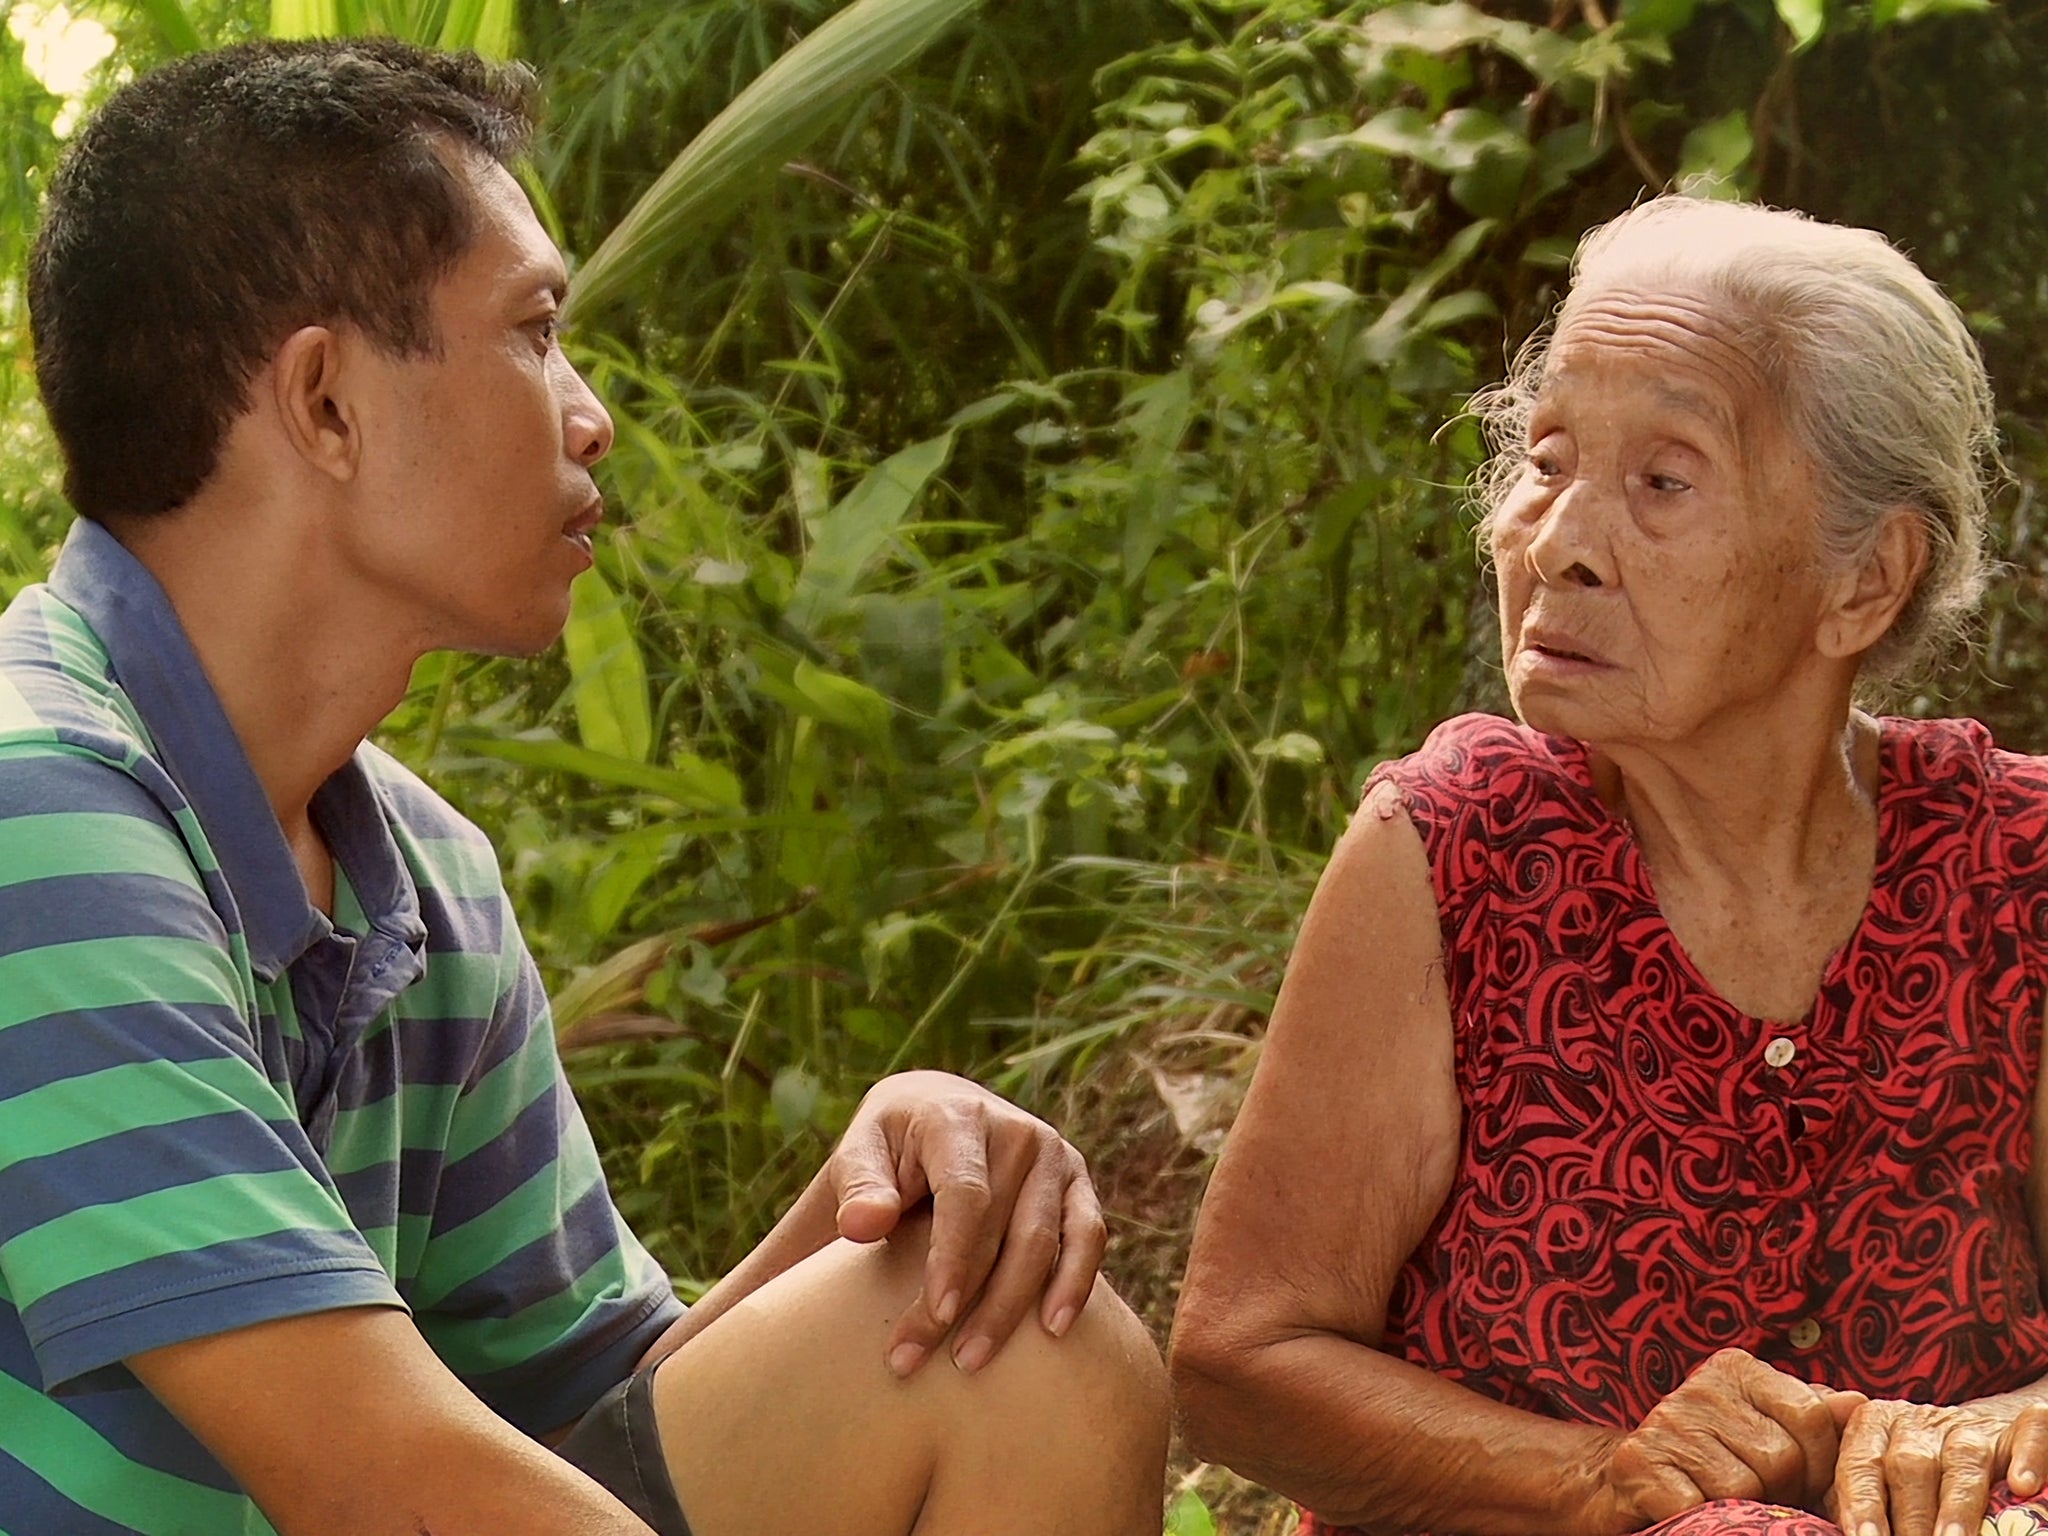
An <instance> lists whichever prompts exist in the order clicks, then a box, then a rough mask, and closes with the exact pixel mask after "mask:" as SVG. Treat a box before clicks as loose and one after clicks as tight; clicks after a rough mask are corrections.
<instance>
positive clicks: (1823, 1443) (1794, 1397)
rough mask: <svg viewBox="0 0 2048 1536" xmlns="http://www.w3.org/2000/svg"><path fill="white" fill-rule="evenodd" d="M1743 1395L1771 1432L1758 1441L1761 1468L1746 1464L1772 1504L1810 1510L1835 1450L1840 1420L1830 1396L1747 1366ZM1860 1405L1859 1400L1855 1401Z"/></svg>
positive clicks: (1758, 1365) (1828, 1478) (1830, 1473)
mask: <svg viewBox="0 0 2048 1536" xmlns="http://www.w3.org/2000/svg"><path fill="white" fill-rule="evenodd" d="M1749 1367H1750V1369H1749V1370H1748V1371H1747V1372H1746V1373H1745V1381H1744V1389H1745V1392H1746V1395H1747V1396H1748V1398H1749V1401H1750V1402H1751V1403H1752V1404H1753V1405H1754V1406H1755V1408H1756V1411H1757V1412H1758V1413H1759V1414H1761V1415H1763V1416H1764V1417H1765V1418H1766V1419H1768V1420H1769V1421H1770V1424H1771V1426H1772V1427H1773V1429H1774V1430H1775V1431H1776V1435H1775V1436H1772V1435H1769V1434H1764V1435H1760V1436H1759V1445H1760V1448H1761V1449H1762V1450H1763V1451H1764V1452H1765V1454H1766V1455H1767V1456H1768V1458H1769V1459H1768V1460H1767V1461H1766V1462H1758V1461H1752V1462H1751V1465H1752V1466H1755V1467H1756V1468H1757V1470H1758V1472H1759V1473H1761V1474H1763V1475H1764V1477H1765V1480H1766V1483H1767V1485H1768V1487H1769V1489H1770V1496H1771V1497H1773V1498H1780V1499H1785V1500H1788V1501H1793V1502H1797V1503H1800V1504H1803V1505H1805V1506H1806V1507H1807V1508H1809V1509H1811V1508H1813V1507H1815V1506H1816V1505H1817V1504H1818V1503H1819V1502H1820V1500H1821V1499H1822V1498H1823V1497H1824V1496H1825V1495H1826V1493H1827V1491H1828V1485H1829V1483H1830V1482H1832V1481H1833V1479H1834V1475H1835V1458H1836V1456H1837V1455H1839V1454H1840V1450H1841V1418H1840V1417H1838V1416H1837V1415H1836V1414H1835V1412H1834V1411H1833V1410H1832V1408H1831V1404H1830V1394H1829V1393H1828V1392H1826V1391H1825V1390H1824V1389H1822V1388H1818V1387H1813V1386H1809V1385H1808V1384H1807V1383H1806V1382H1803V1381H1800V1380H1799V1379H1798V1378H1797V1377H1794V1376H1788V1375H1787V1374H1786V1373H1785V1372H1783V1371H1780V1370H1776V1369H1773V1368H1772V1367H1771V1366H1768V1365H1765V1364H1764V1363H1763V1362H1762V1361H1760V1360H1751V1361H1750V1362H1749ZM1859 1400H1860V1399H1859Z"/></svg>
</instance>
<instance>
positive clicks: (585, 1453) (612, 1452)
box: [555, 1362, 690, 1536]
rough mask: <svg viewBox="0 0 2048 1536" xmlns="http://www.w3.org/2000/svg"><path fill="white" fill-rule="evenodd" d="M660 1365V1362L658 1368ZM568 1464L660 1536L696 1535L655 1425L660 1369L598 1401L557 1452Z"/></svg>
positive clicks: (623, 1384) (635, 1376) (621, 1385)
mask: <svg viewBox="0 0 2048 1536" xmlns="http://www.w3.org/2000/svg"><path fill="white" fill-rule="evenodd" d="M658 1363H659V1362H657V1364H658ZM555 1449H556V1454H557V1455H559V1456H560V1457H561V1458H562V1459H563V1460H564V1461H567V1462H569V1463H570V1464H571V1465H573V1466H575V1467H578V1468H580V1469H581V1470H582V1471H583V1473H584V1474H585V1475H586V1476H588V1477H590V1478H592V1479H593V1480H595V1481H597V1482H599V1483H602V1484H603V1485H604V1486H605V1487H606V1488H608V1489H610V1490H611V1493H612V1496H613V1497H614V1498H616V1499H617V1500H618V1501H619V1502H620V1503H621V1504H624V1505H625V1506H626V1508H628V1509H630V1510H632V1511H633V1513H634V1514H636V1515H638V1516H639V1517H640V1518H641V1519H642V1520H644V1521H646V1522H647V1524H649V1525H651V1526H653V1527H654V1529H655V1531H656V1532H657V1533H658V1536H690V1522H689V1521H687V1520H685V1519H684V1518H683V1506H682V1503H681V1502H680V1501H679V1500H678V1499H677V1498H676V1485H675V1484H674V1483H673V1482H671V1481H670V1480H669V1475H668V1462H667V1460H666V1459H665V1458H664V1457H663V1456H662V1454H661V1436H660V1435H659V1434H658V1433H656V1431H655V1425H654V1366H651V1365H650V1366H648V1367H647V1368H646V1369H645V1370H642V1371H636V1372H634V1373H633V1374H632V1375H631V1376H628V1377H627V1378H626V1379H625V1380H624V1381H622V1382H620V1383H619V1384H618V1385H617V1386H616V1387H613V1388H612V1389H611V1390H610V1391H609V1392H607V1393H605V1395H604V1396H603V1397H600V1398H599V1399H598V1400H597V1403H596V1406H594V1407H593V1408H592V1409H591V1410H590V1412H588V1413H586V1414H585V1415H583V1417H582V1418H581V1419H580V1420H578V1421H577V1424H576V1427H575V1428H574V1429H572V1430H571V1431H569V1437H568V1438H567V1439H566V1440H564V1441H563V1442H562V1443H561V1444H560V1445H559V1446H557V1447H556V1448H555Z"/></svg>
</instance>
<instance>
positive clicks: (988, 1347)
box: [824, 1072, 1109, 1376]
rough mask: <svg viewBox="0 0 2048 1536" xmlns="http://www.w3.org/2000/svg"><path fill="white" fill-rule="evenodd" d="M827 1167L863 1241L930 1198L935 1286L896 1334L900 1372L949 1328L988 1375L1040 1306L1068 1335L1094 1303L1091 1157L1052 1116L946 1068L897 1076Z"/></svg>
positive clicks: (929, 1263) (1051, 1327) (875, 1096)
mask: <svg viewBox="0 0 2048 1536" xmlns="http://www.w3.org/2000/svg"><path fill="white" fill-rule="evenodd" d="M824 1176H825V1178H826V1179H827V1180H828V1181H829V1183H830V1187H831V1190H832V1194H833V1196H834V1204H835V1206H836V1209H837V1211H838V1225H839V1233H840V1235H841V1236H842V1237H846V1238H848V1239H851V1240H852V1241H854V1242H857V1243H869V1242H875V1241H877V1240H879V1239H881V1238H883V1237H886V1236H887V1235H888V1234H889V1233H890V1232H892V1231H893V1230H895V1228H896V1225H897V1223H898V1222H899V1221H901V1220H902V1218H903V1214H904V1213H905V1212H906V1211H908V1210H909V1209H910V1208H912V1207H913V1206H915V1205H917V1204H918V1203H919V1202H920V1201H923V1200H925V1199H927V1198H929V1199H930V1200H931V1203H932V1231H931V1243H930V1247H929V1249H928V1251H927V1254H926V1258H925V1268H924V1284H923V1287H922V1289H921V1290H920V1291H919V1293H918V1298H917V1301H916V1302H915V1303H914V1304H913V1305H912V1306H910V1307H909V1308H908V1309H907V1310H906V1311H905V1312H904V1314H903V1316H902V1317H901V1318H899V1319H898V1320H897V1323H896V1326H895V1328H894V1329H893V1330H892V1331H891V1333H890V1335H889V1341H888V1359H889V1368H890V1369H891V1370H892V1371H894V1372H895V1373H896V1374H897V1375H899V1376H908V1375H910V1374H911V1373H912V1372H914V1371H916V1370H917V1369H918V1368H919V1367H920V1366H921V1365H923V1364H924V1363H925V1361H926V1360H928V1359H929V1358H930V1357H931V1354H932V1352H933V1351H934V1350H935V1349H937V1348H938V1346H939V1345H940V1343H941V1342H943V1341H944V1340H945V1338H946V1336H947V1334H948V1332H949V1331H950V1332H951V1333H952V1337H953V1359H954V1362H955V1363H956V1364H957V1365H958V1366H959V1367H960V1368H961V1369H963V1370H966V1371H975V1370H978V1369H980V1368H981V1367H982V1366H983V1365H985V1364H987V1363H988V1361H989V1360H990V1359H991V1358H993V1356H994V1355H995V1353H996V1351H997V1350H999V1349H1001V1348H1002V1347H1003V1345H1004V1343H1005V1342H1006V1341H1007V1340H1008V1339H1009V1337H1010V1335H1011V1334H1012V1333H1014V1332H1015V1331H1016V1329H1017V1327H1018V1325H1019V1324H1020V1323H1021V1322H1023V1320H1024V1318H1025V1316H1026V1314H1028V1313H1029V1312H1030V1311H1031V1310H1032V1308H1033V1305H1034V1304H1036V1306H1037V1311H1038V1317H1039V1321H1040V1322H1041V1323H1042V1324H1043V1326H1044V1327H1045V1329H1046V1331H1047V1332H1049V1333H1051V1334H1053V1335H1054V1336H1055V1337H1057V1336H1059V1335H1062V1334H1064V1333H1066V1331H1067V1330H1068V1329H1069V1328H1071V1327H1072V1326H1073V1322H1074V1319H1075V1318H1076V1317H1078V1316H1080V1313H1081V1309H1082V1307H1084V1306H1085V1305H1086V1304H1087V1301H1088V1295H1089V1292H1090V1290H1091V1289H1092V1288H1093V1286H1094V1283H1095V1271H1096V1269H1097V1267H1098V1266H1099V1265H1100V1264H1101V1262H1102V1254H1103V1250H1104V1248H1105V1247H1106V1246H1107V1245H1108V1239H1109V1233H1108V1228H1107V1227H1106V1226H1105V1225H1104V1223H1103V1219H1102V1206H1101V1203H1100V1202H1099V1201H1098V1200H1097V1199H1096V1196H1095V1186H1094V1185H1093V1184H1092V1183H1091V1182H1090V1181H1089V1178H1088V1168H1087V1164H1086V1163H1085V1162H1084V1161H1083V1160H1082V1157H1081V1154H1080V1153H1079V1152H1077V1151H1075V1150H1074V1148H1073V1147H1072V1146H1071V1145H1069V1144H1068V1143H1067V1141H1066V1140H1065V1139H1063V1138H1062V1137H1061V1136H1060V1134H1059V1132H1057V1131H1055V1130H1054V1129H1053V1128H1052V1127H1051V1126H1049V1125H1047V1124H1046V1123H1045V1122H1044V1121H1042V1120H1040V1119H1038V1118H1037V1117H1035V1116H1033V1115H1029V1114H1026V1113H1025V1112H1024V1111H1023V1110H1021V1109H1019V1108H1017V1106H1016V1105H1014V1104H1011V1103H1009V1102H1008V1101H1007V1100H1005V1099H1002V1098H999V1097H998V1096H997V1095H995V1094H993V1093H990V1092H989V1091H988V1090H987V1089H986V1088H983V1087H981V1086H979V1085H978V1084H975V1083H971V1082H968V1081H967V1080H966V1079H964V1078H958V1077H952V1076H949V1075H947V1074H945V1073H941V1072H905V1073H902V1074H900V1075H898V1076H895V1077H890V1078H885V1079H884V1080H883V1081H881V1082H880V1083H877V1084H876V1085H875V1087H874V1089H873V1090H872V1091H871V1092H870V1093H869V1094H868V1096H867V1097H866V1098H865V1099H864V1100H862V1101H861V1106H860V1108H859V1110H858V1111H856V1112H855V1114H854V1118H853V1123H852V1125H850V1126H849V1127H848V1128H847V1132H846V1135H845V1136H844V1137H843V1138H842V1139H841V1140H840V1143H839V1146H838V1147H837V1148H836V1149H835V1150H834V1152H833V1154H832V1159H831V1161H830V1162H829V1163H828V1164H827V1165H826V1167H825V1174H824ZM956 1325H957V1326H956Z"/></svg>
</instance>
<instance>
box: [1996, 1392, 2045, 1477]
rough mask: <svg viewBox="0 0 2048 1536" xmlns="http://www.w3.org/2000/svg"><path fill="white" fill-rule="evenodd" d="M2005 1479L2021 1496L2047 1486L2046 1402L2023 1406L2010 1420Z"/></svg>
mask: <svg viewBox="0 0 2048 1536" xmlns="http://www.w3.org/2000/svg"><path fill="white" fill-rule="evenodd" d="M2005 1480H2006V1483H2007V1484H2008V1485H2009V1486H2010V1487H2011V1488H2012V1491H2013V1492H2014V1493H2016V1494H2018V1495H2019V1496H2020V1497H2021V1498H2023V1499H2030V1498H2032V1497H2033V1496H2034V1495H2035V1494H2037V1493H2039V1492H2040V1491H2041V1490H2042V1489H2043V1488H2044V1487H2048V1405H2036V1406H2034V1407H2029V1408H2022V1409H2021V1410H2020V1412H2019V1417H2018V1418H2016V1419H2015V1420H2014V1421H2013V1426H2012V1449H2011V1451H2010V1452H2009V1453H2008V1456H2007V1460H2006V1472H2005Z"/></svg>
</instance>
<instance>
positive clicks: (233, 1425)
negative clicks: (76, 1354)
mask: <svg viewBox="0 0 2048 1536" xmlns="http://www.w3.org/2000/svg"><path fill="white" fill-rule="evenodd" d="M127 1364H128V1366H129V1368H130V1369H131V1370H132V1371H133V1372H134V1373H135V1375H136V1377H137V1378H138V1379H139V1380H140V1381H141V1382H142V1384H143V1385H144V1386H145V1387H147V1388H148V1389H149V1390H150V1391H151V1392H152V1393H154V1394H155V1395H156V1397H157V1398H158V1400H159V1401H161V1402H162V1403H163V1404H164V1406H165V1407H167V1408H169V1409H170V1410H171V1412H172V1413H174V1414H176V1415H177V1416H178V1418H179V1419H180V1420H182V1421H183V1422H184V1424H185V1425H186V1427H187V1428H189V1429H190V1430H191V1431H192V1432H193V1434H195V1435H196V1436H198V1438H199V1439H200V1441H201V1442H202V1443H203V1444H204V1445H205V1446H206V1448H207V1449H208V1450H209V1451H211V1452H212V1453H213V1454H214V1455H215V1456H216V1457H217V1458H218V1459H219V1460H220V1462H221V1464H222V1465H223V1466H225V1467H226V1468H227V1469H228V1471H229V1472H231V1473H232V1474H233V1475H234V1477H235V1479H236V1481H238V1482H239V1483H241V1485H242V1486H243V1487H244V1488H245V1489H247V1490H248V1492H249V1494H250V1496H251V1497H253V1498H254V1499H255V1500H256V1502H257V1504H258V1505H259V1506H260V1507H261V1508H262V1510H263V1512H264V1514H265V1515H267V1516H268V1517H269V1518H270V1521H271V1523H272V1524H273V1525H275V1526H276V1527H277V1529H278V1531H279V1533H280V1536H650V1533H649V1532H648V1529H647V1527H646V1526H644V1525H642V1524H641V1523H640V1521H639V1520H637V1519H636V1518H635V1517H634V1516H633V1515H632V1514H630V1513H629V1512H628V1511H627V1510H626V1508H625V1506H623V1505H622V1504H620V1503H619V1502H618V1501H617V1500H616V1499H614V1498H613V1497H612V1496H611V1495H610V1494H609V1493H607V1492H605V1491H604V1490H603V1489H602V1488H600V1487H598V1485H597V1484H596V1483H594V1482H592V1481H591V1480H590V1479H589V1478H587V1477H585V1476H584V1475H583V1474H582V1473H581V1472H579V1471H577V1470H576V1469H575V1468H574V1467H572V1466H570V1465H569V1464H568V1463H567V1462H564V1461H562V1460H560V1459H559V1458H558V1457H556V1456H554V1455H553V1454H552V1453H551V1452H549V1451H546V1450H544V1449H542V1448H541V1447H540V1446H539V1445H536V1444H535V1443H534V1442H533V1441H531V1440H529V1439H527V1438H526V1436H524V1435H522V1434H521V1433H519V1431H518V1430H516V1429H514V1428H513V1427H512V1426H511V1425H509V1424H507V1423H506V1422H505V1421H504V1420H503V1419H501V1418H499V1417H498V1416H497V1415H496V1414H494V1413H492V1412H491V1411H490V1409H488V1408H486V1407H485V1406H484V1405H483V1404H482V1403H481V1402H479V1401H477V1399H476V1398H475V1397H474V1396H473V1395H471V1393H470V1392H469V1391H468V1389H467V1388H465V1387H464V1386H463V1385H462V1383H461V1382H460V1381H458V1380H457V1379H456V1378H455V1377H454V1376H453V1375H452V1374H451V1373H450V1372H449V1371H448V1369H447V1367H445V1366H444V1365H442V1364H441V1362H440V1360H439V1359H437V1358H436V1357H435V1355H434V1352H433V1351H432V1350H430V1349H429V1348H428V1347H427V1344H426V1341H425V1340H424V1339H422V1338H421V1337H420V1335H419V1332H418V1330H417V1329H415V1328H414V1327H413V1325H412V1321H411V1320H410V1319H409V1318H408V1317H406V1315H405V1314H404V1313H402V1312H399V1311H397V1310H396V1309H393V1308H383V1307H355V1308H349V1309H346V1310H342V1311H335V1312H316V1313H311V1314H308V1315H306V1316H303V1317H293V1318H285V1319H282V1320H280V1321H277V1322H270V1323H259V1324H256V1325H255V1326H253V1327H248V1328H238V1329H235V1330H233V1331H232V1332H229V1333H220V1334H215V1335H213V1336H211V1337H209V1338H202V1339H193V1340H190V1341H188V1342H186V1343H182V1344H172V1345H168V1346H166V1347H164V1348H162V1349H154V1350H150V1351H148V1352H146V1353H144V1354H140V1355H136V1356H134V1357H132V1358H131V1359H130V1360H129V1361H128V1362H127Z"/></svg>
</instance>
